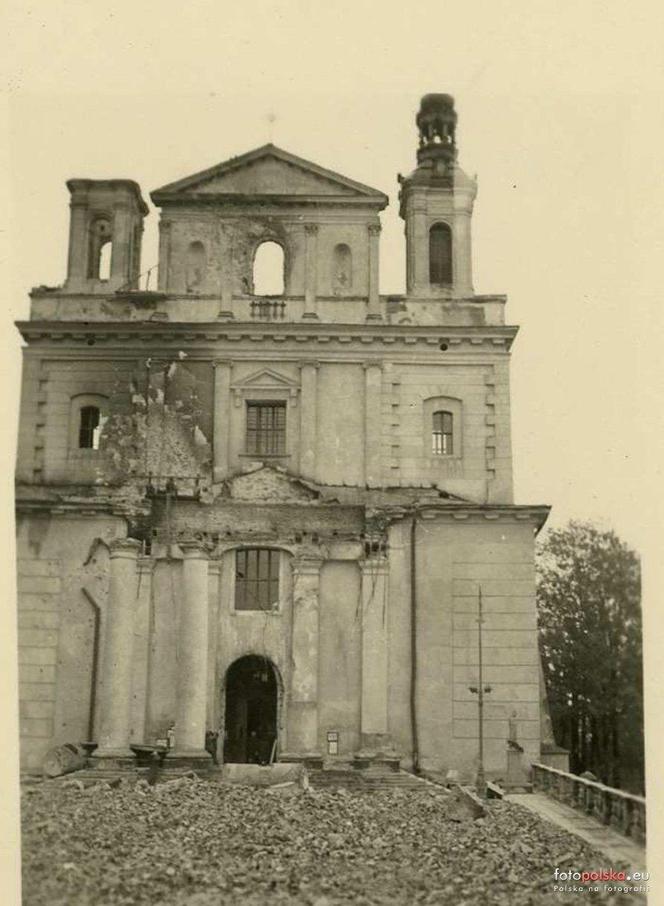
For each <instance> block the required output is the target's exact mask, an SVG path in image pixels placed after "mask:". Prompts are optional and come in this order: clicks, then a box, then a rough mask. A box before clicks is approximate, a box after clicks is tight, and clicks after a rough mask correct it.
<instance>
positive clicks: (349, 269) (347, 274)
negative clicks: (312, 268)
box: [332, 242, 353, 295]
mask: <svg viewBox="0 0 664 906" xmlns="http://www.w3.org/2000/svg"><path fill="white" fill-rule="evenodd" d="M352 283H353V258H352V255H351V251H350V249H349V247H348V246H347V245H346V244H345V243H344V242H341V243H339V245H337V246H336V247H335V249H334V255H333V257H332V289H333V292H334V294H335V295H340V294H341V293H344V292H348V291H349V290H350V288H351V286H352Z"/></svg>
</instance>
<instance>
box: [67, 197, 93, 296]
mask: <svg viewBox="0 0 664 906" xmlns="http://www.w3.org/2000/svg"><path fill="white" fill-rule="evenodd" d="M69 208H70V212H69V255H68V258H67V282H66V284H65V288H66V289H68V290H69V291H79V292H80V290H81V289H82V288H83V286H84V284H85V281H86V279H87V276H88V274H87V266H88V244H87V214H88V212H87V200H86V199H85V198H80V197H76V196H72V199H71V201H70V202H69Z"/></svg>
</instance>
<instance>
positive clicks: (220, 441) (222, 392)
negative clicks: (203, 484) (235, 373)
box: [212, 360, 233, 482]
mask: <svg viewBox="0 0 664 906" xmlns="http://www.w3.org/2000/svg"><path fill="white" fill-rule="evenodd" d="M213 367H214V420H213V427H212V430H213V437H212V456H213V480H214V481H215V482H219V481H223V479H224V478H225V477H226V476H227V475H228V469H229V453H230V425H231V370H232V367H233V366H232V364H231V362H224V361H222V360H217V361H216V362H214V363H213Z"/></svg>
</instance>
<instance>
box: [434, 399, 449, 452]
mask: <svg viewBox="0 0 664 906" xmlns="http://www.w3.org/2000/svg"><path fill="white" fill-rule="evenodd" d="M431 450H432V452H433V453H434V455H436V456H451V455H452V454H453V453H454V416H453V415H452V413H451V412H445V411H443V410H440V411H438V412H434V414H433V426H432V431H431Z"/></svg>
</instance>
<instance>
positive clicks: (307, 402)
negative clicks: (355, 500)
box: [300, 362, 318, 481]
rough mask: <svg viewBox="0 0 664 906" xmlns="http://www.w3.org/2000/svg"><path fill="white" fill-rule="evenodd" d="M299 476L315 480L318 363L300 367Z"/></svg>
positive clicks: (305, 364) (306, 363) (304, 363)
mask: <svg viewBox="0 0 664 906" xmlns="http://www.w3.org/2000/svg"><path fill="white" fill-rule="evenodd" d="M300 381H301V399H300V474H301V475H302V477H303V478H308V479H310V480H311V481H314V480H315V478H316V441H317V422H318V405H317V381H318V362H303V363H302V365H301V366H300Z"/></svg>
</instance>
